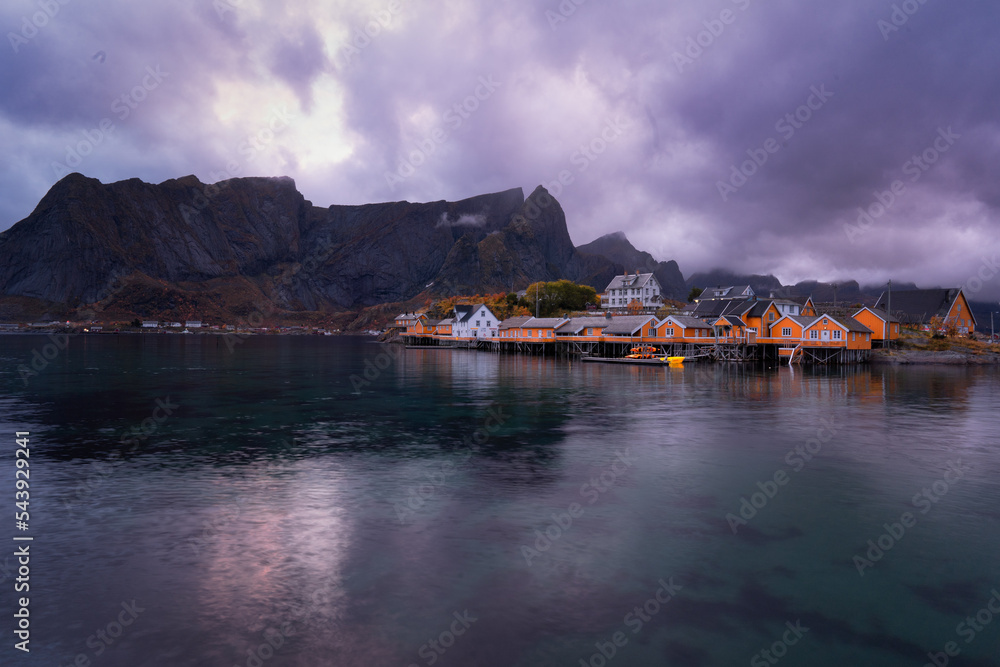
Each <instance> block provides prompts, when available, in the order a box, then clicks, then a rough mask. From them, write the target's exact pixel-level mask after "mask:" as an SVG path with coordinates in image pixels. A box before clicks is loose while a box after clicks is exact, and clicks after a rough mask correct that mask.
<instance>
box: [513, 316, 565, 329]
mask: <svg viewBox="0 0 1000 667" xmlns="http://www.w3.org/2000/svg"><path fill="white" fill-rule="evenodd" d="M565 321H566V318H565V317H531V318H529V319H528V321H527V322H525V323H524V324H523V325H522V326H524V327H525V328H528V329H531V328H535V329H549V328H552V329H555V328H556V327H558V326H559V325H560V324H562V323H563V322H565Z"/></svg>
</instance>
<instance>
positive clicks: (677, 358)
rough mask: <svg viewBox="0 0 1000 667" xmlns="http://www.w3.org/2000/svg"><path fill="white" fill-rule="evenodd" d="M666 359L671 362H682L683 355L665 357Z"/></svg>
mask: <svg viewBox="0 0 1000 667" xmlns="http://www.w3.org/2000/svg"><path fill="white" fill-rule="evenodd" d="M667 361H669V362H670V363H672V364H683V363H684V357H667Z"/></svg>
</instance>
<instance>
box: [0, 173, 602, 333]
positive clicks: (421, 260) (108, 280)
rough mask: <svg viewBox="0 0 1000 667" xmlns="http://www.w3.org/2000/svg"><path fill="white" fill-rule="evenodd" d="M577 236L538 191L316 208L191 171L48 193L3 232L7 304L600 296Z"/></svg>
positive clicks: (155, 309)
mask: <svg viewBox="0 0 1000 667" xmlns="http://www.w3.org/2000/svg"><path fill="white" fill-rule="evenodd" d="M616 268H617V267H616V266H615V264H614V263H613V262H611V261H610V260H608V259H606V258H603V257H599V256H583V255H581V254H580V253H578V252H577V250H576V249H575V248H574V247H573V244H572V242H571V241H570V237H569V233H568V230H567V227H566V217H565V214H564V213H563V210H562V207H561V206H560V205H559V202H557V201H556V200H555V199H554V198H553V197H551V195H549V193H548V192H546V191H545V189H544V188H541V187H539V188H538V189H536V190H535V192H533V193H532V195H531V196H530V197H528V198H527V199H525V198H524V194H523V192H522V191H521V189H520V188H515V189H512V190H507V191H505V192H500V193H496V194H488V195H481V196H478V197H472V198H470V199H465V200H462V201H459V202H445V201H439V202H432V203H424V204H414V203H410V202H390V203H383V204H366V205H361V206H330V207H327V208H320V207H316V206H313V205H312V203H311V202H309V201H307V200H306V199H305V198H304V197H303V196H302V195H301V194H300V193H299V192H298V191H297V190H296V188H295V183H294V181H292V180H291V179H290V178H237V179H232V180H229V181H223V182H220V183H217V184H214V185H205V184H203V183H201V182H200V181H199V180H198V179H197V178H195V177H194V176H186V177H184V178H180V179H172V180H168V181H165V182H163V183H160V184H158V185H153V184H149V183H144V182H142V181H140V180H138V179H130V180H127V181H121V182H118V183H112V184H109V185H105V184H102V183H101V182H99V181H97V180H96V179H92V178H87V177H84V176H82V175H80V174H71V175H69V176H66V177H65V178H64V179H62V180H61V181H59V182H58V183H56V184H55V185H54V186H53V187H52V189H51V190H50V191H49V192H48V193H47V194H46V195H45V197H44V198H43V199H42V201H41V202H40V203H39V204H38V206H37V207H36V208H35V210H34V211H33V212H32V213H31V215H29V216H28V217H27V218H25V219H24V220H22V221H20V222H19V223H17V224H16V225H14V226H13V227H12V228H11V229H10V230H8V231H7V232H4V233H3V234H0V294H2V295H5V296H7V297H27V298H33V299H38V300H41V301H44V302H48V303H57V304H65V305H66V306H68V307H71V308H76V307H83V306H87V305H89V304H94V303H95V302H99V301H100V302H102V306H106V305H108V304H113V305H115V306H117V307H119V310H130V309H131V310H132V312H141V313H143V314H148V315H150V316H155V315H161V316H166V315H167V314H174V315H178V314H181V313H188V312H194V311H199V310H204V309H205V308H206V305H207V302H214V303H217V304H218V305H219V308H220V309H221V310H222V311H223V312H237V313H239V312H245V311H248V310H252V308H253V307H255V306H259V305H260V302H261V301H266V302H269V303H270V305H271V306H273V307H274V308H275V309H280V310H283V311H323V312H332V311H341V310H350V309H357V308H361V307H365V306H372V305H376V304H381V303H392V302H401V301H407V300H409V299H412V298H415V297H417V296H418V295H421V294H426V295H433V294H439V295H440V294H459V293H466V294H467V293H475V292H479V293H485V292H497V291H504V290H516V289H523V288H524V287H525V286H526V285H527V284H529V283H531V282H534V281H538V280H555V279H559V278H568V279H571V280H578V281H583V282H587V283H588V284H592V285H593V286H594V287H595V288H597V289H598V290H600V289H603V287H604V286H605V285H606V284H607V282H608V281H609V280H610V278H611V276H613V275H614V273H615V271H616Z"/></svg>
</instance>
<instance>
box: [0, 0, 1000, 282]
mask: <svg viewBox="0 0 1000 667" xmlns="http://www.w3.org/2000/svg"><path fill="white" fill-rule="evenodd" d="M998 25H1000V3H997V2H996V1H995V0H950V1H949V2H945V1H944V0H905V1H902V2H886V1H881V0H839V1H838V2H829V1H828V0H823V1H822V2H820V1H814V0H771V1H770V2H763V0H709V1H705V0H676V1H674V2H663V1H662V0H631V1H628V0H626V1H619V2H614V3H612V2H607V1H602V0H561V1H560V0H531V1H529V0H494V1H493V2H488V3H487V2H482V1H481V0H480V1H473V0H438V1H436V2H430V1H429V0H371V1H360V0H328V1H324V2H322V3H319V2H290V1H283V0H268V1H267V2H264V1H263V0H200V1H194V0H177V1H169V0H168V1H167V2H150V1H146V0H141V1H140V0H128V1H125V0H87V1H86V2H84V1H83V0H7V1H6V2H4V3H3V5H2V7H0V28H2V29H3V31H4V33H5V38H4V43H3V44H0V54H2V55H0V90H3V91H4V92H3V94H2V96H0V142H2V145H3V146H4V149H5V150H4V158H3V160H2V161H0V230H2V229H6V228H8V227H10V226H11V225H13V224H14V223H15V222H17V221H18V220H20V219H22V218H24V217H26V216H27V215H28V214H29V213H30V212H31V211H32V209H33V208H34V207H35V205H36V204H37V203H38V201H39V200H40V199H41V197H42V196H43V195H44V194H45V193H46V192H47V191H48V189H49V188H50V187H51V186H52V185H53V183H55V182H56V181H57V180H58V179H59V178H61V177H62V176H64V175H66V174H67V173H70V172H73V171H76V172H80V173H82V174H85V175H86V176H90V177H93V178H97V179H99V180H101V181H102V182H104V183H110V182H114V181H118V180H123V179H126V178H133V177H138V178H140V179H142V180H144V181H147V182H151V183H159V182H162V181H164V180H167V179H170V178H179V177H181V176H184V175H187V174H194V175H196V176H197V177H199V178H200V179H201V180H202V181H204V182H216V181H219V180H223V179H226V178H230V177H234V176H290V177H292V178H293V179H294V180H295V182H296V184H297V186H298V189H299V190H300V191H301V192H302V193H303V194H304V195H305V196H306V198H307V199H309V200H310V201H312V202H313V203H314V204H315V205H318V206H328V205H330V204H360V203H369V202H383V201H399V200H408V201H437V200H442V199H445V200H457V199H463V198H466V197H471V196H475V195H478V194H483V193H488V192H497V191H502V190H506V189H509V188H514V187H521V188H524V190H525V194H526V195H527V194H528V193H530V192H531V191H532V190H533V189H534V188H535V187H536V186H537V185H539V184H544V185H545V186H546V187H547V188H548V189H549V191H550V192H552V193H553V194H554V195H556V198H557V199H558V200H559V202H560V203H561V204H562V206H563V208H564V210H565V211H566V215H567V224H568V227H569V231H570V235H571V237H572V239H573V242H574V243H575V244H577V245H580V244H583V243H587V242H589V241H591V240H593V239H595V238H597V237H599V236H601V235H603V234H606V233H610V232H614V231H619V230H620V231H624V232H625V233H626V235H627V236H628V238H629V239H630V240H631V241H632V243H633V244H634V245H635V246H636V247H638V248H639V249H641V250H646V251H648V252H650V253H651V254H652V255H653V256H654V257H656V258H657V259H659V260H668V259H674V260H676V261H677V262H678V264H679V265H680V268H681V270H682V272H683V273H684V274H685V276H689V275H691V274H692V273H694V272H695V271H702V270H708V269H712V268H716V267H720V268H726V269H730V270H733V271H738V272H746V273H761V274H767V273H771V274H774V275H775V276H777V277H778V278H779V279H781V281H782V282H783V283H785V284H789V283H794V282H797V281H799V280H805V279H816V280H823V281H838V280H847V279H855V280H858V281H859V282H861V283H862V284H881V283H884V282H885V281H886V280H889V279H892V280H895V281H914V282H916V283H917V284H918V285H920V286H925V287H933V286H938V285H940V286H963V287H965V288H966V291H967V293H969V295H970V296H971V297H972V298H974V299H978V300H985V299H1000V265H998V263H997V260H998V259H1000V258H998V253H1000V240H998V238H1000V235H998V233H997V232H998V227H1000V226H998V222H1000V216H998V206H1000V178H997V175H998V174H1000V75H998V72H1000V42H997V41H996V40H995V36H994V33H995V30H996V27H997V26H998Z"/></svg>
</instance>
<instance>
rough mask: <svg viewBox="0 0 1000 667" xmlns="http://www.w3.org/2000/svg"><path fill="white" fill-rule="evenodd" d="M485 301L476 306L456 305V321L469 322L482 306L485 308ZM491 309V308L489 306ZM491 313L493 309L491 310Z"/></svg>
mask: <svg viewBox="0 0 1000 667" xmlns="http://www.w3.org/2000/svg"><path fill="white" fill-rule="evenodd" d="M485 307H486V304H485V303H477V304H476V305H474V306H466V305H458V306H455V321H456V322H469V321H471V320H472V317H473V316H474V315H475V314H476V311H478V310H479V309H480V308H485ZM487 310H489V308H487ZM490 312H491V313H492V312H493V311H490Z"/></svg>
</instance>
